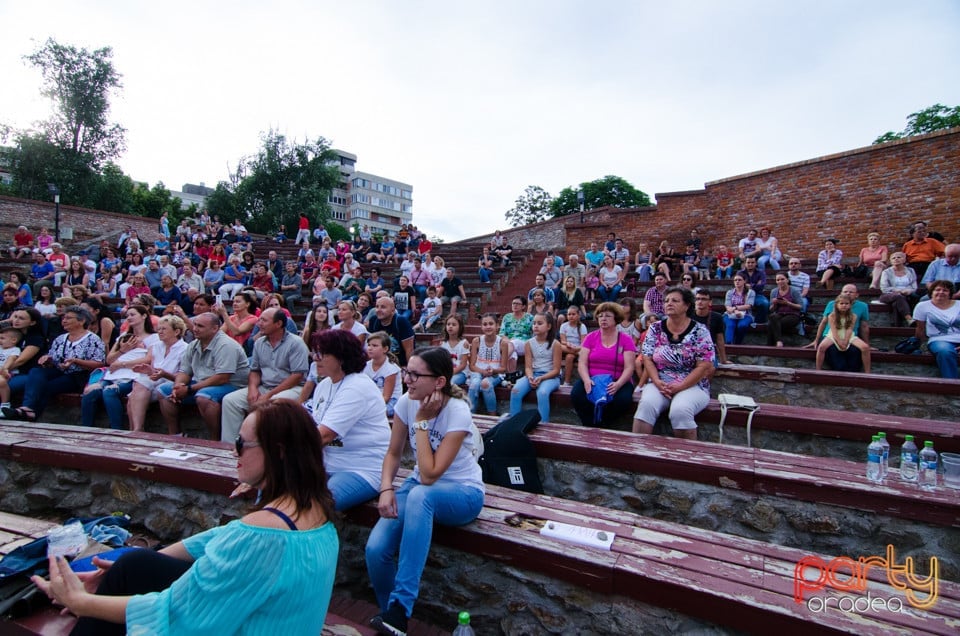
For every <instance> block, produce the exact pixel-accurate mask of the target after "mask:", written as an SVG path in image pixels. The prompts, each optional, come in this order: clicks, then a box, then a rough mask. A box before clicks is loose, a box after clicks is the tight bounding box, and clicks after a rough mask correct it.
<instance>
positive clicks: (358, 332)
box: [333, 320, 379, 485]
mask: <svg viewBox="0 0 960 636" xmlns="http://www.w3.org/2000/svg"><path fill="white" fill-rule="evenodd" d="M333 328H334V329H343V323H342V322H338V323H337V324H335V325H334V326H333ZM350 333H352V334H353V335H355V336H356V337H357V338H359V337H360V336H365V335H367V334H369V333H370V332H369V331H367V328H366V327H364V326H363V323H362V322H360V321H359V320H354V321H353V326H352V327H350ZM378 485H379V484H378Z"/></svg>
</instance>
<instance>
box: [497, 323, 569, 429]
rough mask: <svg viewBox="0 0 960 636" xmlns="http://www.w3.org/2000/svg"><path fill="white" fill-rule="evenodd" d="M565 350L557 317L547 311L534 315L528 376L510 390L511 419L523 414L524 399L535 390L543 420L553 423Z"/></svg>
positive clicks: (528, 347) (526, 360) (526, 355)
mask: <svg viewBox="0 0 960 636" xmlns="http://www.w3.org/2000/svg"><path fill="white" fill-rule="evenodd" d="M562 349H563V346H562V345H561V344H560V343H559V342H557V339H556V323H555V322H554V319H553V314H551V313H550V312H543V313H538V314H536V315H534V317H533V337H532V338H530V339H529V340H527V342H526V344H525V345H524V356H523V360H524V366H525V369H524V375H523V377H522V378H520V379H519V380H517V383H516V384H514V386H513V389H512V390H511V391H510V415H511V416H512V415H516V414H518V413H519V412H520V410H521V408H522V407H523V398H524V396H526V394H527V393H529V392H530V391H535V392H536V394H537V411H538V412H539V413H540V421H541V422H549V421H550V394H551V393H553V392H554V391H556V390H557V388H559V386H560V357H561V355H562V353H563V351H562Z"/></svg>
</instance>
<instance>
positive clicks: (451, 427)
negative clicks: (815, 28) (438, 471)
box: [393, 394, 486, 492]
mask: <svg viewBox="0 0 960 636" xmlns="http://www.w3.org/2000/svg"><path fill="white" fill-rule="evenodd" d="M419 408H420V403H419V402H418V401H416V400H411V399H410V397H409V396H408V395H407V394H404V395H403V396H402V397H401V398H400V401H399V402H397V406H396V408H395V409H394V411H395V417H394V420H393V425H394V426H398V425H403V426H406V427H407V435H408V437H409V439H410V447H411V448H412V449H413V455H414V457H416V455H417V438H416V434H417V431H416V429H415V428H413V423H414V422H416V418H417V410H418V409H419ZM456 431H465V432H466V433H467V436H466V437H465V438H464V439H463V445H461V446H460V450H458V451H457V456H456V457H454V458H453V463H452V464H450V467H449V468H447V470H446V471H445V472H444V473H443V475H441V476H440V478H439V479H438V480H437V481H436V483H459V484H463V485H465V486H471V487H473V488H476V489H478V490H480V491H481V492H486V491H485V489H484V487H483V471H482V470H481V469H480V464H478V463H477V458H476V457H474V449H479V448H480V441H479V440H475V439H474V436H475V435H478V434H479V431H477V430H476V429H475V428H474V427H473V416H472V415H471V413H470V405H469V404H468V403H467V401H466V400H460V399H451V400H448V401H447V404H446V406H444V407H443V409H442V410H441V411H440V414H439V415H438V416H437V417H435V418H434V419H432V420H430V447H431V448H432V449H433V450H434V452H436V450H437V449H438V448H439V447H440V443H441V442H442V441H443V438H444V437H445V436H446V435H447V433H452V432H456ZM413 478H414V479H417V480H419V479H420V467H419V466H417V467H416V468H414V469H413Z"/></svg>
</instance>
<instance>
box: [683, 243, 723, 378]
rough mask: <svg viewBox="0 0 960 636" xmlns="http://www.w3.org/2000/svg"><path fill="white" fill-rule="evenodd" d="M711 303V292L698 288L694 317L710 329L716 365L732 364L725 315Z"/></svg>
mask: <svg viewBox="0 0 960 636" xmlns="http://www.w3.org/2000/svg"><path fill="white" fill-rule="evenodd" d="M694 231H696V230H694ZM711 303H712V299H711V298H710V292H709V291H707V290H706V289H703V288H697V292H696V296H694V304H693V319H694V320H695V321H697V322H699V323H700V324H701V325H704V326H705V327H706V328H707V329H708V330H709V331H710V335H711V336H713V348H714V351H715V352H716V355H715V356H714V363H715V366H719V365H721V364H732V363H731V362H730V360H728V359H727V343H726V340H724V336H723V333H724V329H725V326H724V324H723V315H722V314H720V313H719V312H716V311H713V310H712V307H711Z"/></svg>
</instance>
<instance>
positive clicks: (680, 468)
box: [475, 417, 960, 528]
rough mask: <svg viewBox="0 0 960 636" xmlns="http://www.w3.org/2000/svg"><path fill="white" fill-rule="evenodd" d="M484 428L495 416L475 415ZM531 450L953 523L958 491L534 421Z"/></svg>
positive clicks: (958, 516) (823, 464) (858, 470)
mask: <svg viewBox="0 0 960 636" xmlns="http://www.w3.org/2000/svg"><path fill="white" fill-rule="evenodd" d="M475 420H476V422H477V424H478V426H480V428H481V429H487V428H489V427H491V426H492V425H493V424H494V423H495V419H494V418H490V417H476V418H475ZM529 437H530V439H531V440H532V441H533V443H534V446H535V447H536V450H537V456H538V457H542V458H549V459H557V460H563V461H570V462H578V463H585V464H590V465H593V466H603V467H607V468H612V469H616V470H623V471H628V472H631V473H638V474H643V475H658V476H661V477H664V478H669V479H679V480H683V481H690V482H694V483H702V484H707V485H712V486H719V487H721V488H733V489H736V490H739V491H741V492H753V493H756V494H771V495H776V496H778V497H787V498H792V499H799V500H803V501H811V502H817V503H830V504H836V505H838V506H843V507H846V508H854V509H858V510H863V511H866V512H874V513H878V514H885V515H890V516H893V517H900V518H904V519H911V520H913V521H919V522H922V523H931V524H935V525H941V526H948V527H956V528H960V493H957V491H954V490H951V489H948V488H939V489H938V490H937V491H935V492H924V493H923V496H922V497H921V496H919V495H920V492H921V491H920V490H919V488H918V486H917V485H916V484H905V483H903V482H901V481H900V480H899V479H898V474H899V473H898V472H897V471H896V470H895V469H892V470H891V477H890V478H889V479H887V480H886V481H884V482H883V484H882V485H881V484H877V483H875V482H871V481H869V480H867V478H866V476H865V474H864V473H865V463H864V462H853V461H847V460H843V459H836V458H832V457H813V456H809V455H798V454H794V453H784V452H780V451H772V450H766V449H761V448H747V447H743V446H729V445H721V444H713V443H710V442H699V441H692V440H684V439H675V438H671V437H661V436H657V435H635V434H633V433H628V432H624V431H608V430H603V429H596V428H585V427H582V426H577V425H570V424H553V423H540V424H539V425H538V426H537V427H536V428H535V429H534V430H533V431H532V432H531V433H530V434H529Z"/></svg>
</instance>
